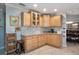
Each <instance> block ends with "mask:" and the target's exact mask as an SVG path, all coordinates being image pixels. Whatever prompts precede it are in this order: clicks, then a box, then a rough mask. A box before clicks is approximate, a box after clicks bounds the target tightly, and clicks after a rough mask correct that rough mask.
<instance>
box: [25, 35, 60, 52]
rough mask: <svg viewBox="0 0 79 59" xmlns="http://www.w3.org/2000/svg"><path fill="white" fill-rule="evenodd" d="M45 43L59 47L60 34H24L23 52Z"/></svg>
mask: <svg viewBox="0 0 79 59" xmlns="http://www.w3.org/2000/svg"><path fill="white" fill-rule="evenodd" d="M45 44H48V45H51V46H55V47H61V35H57V34H44V35H35V36H26V37H25V38H24V48H25V52H28V51H31V50H34V49H36V48H38V47H40V46H43V45H45Z"/></svg>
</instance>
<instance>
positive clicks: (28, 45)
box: [24, 36, 38, 52]
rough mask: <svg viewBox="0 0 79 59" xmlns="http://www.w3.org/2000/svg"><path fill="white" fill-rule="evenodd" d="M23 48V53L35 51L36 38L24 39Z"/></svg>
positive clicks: (36, 45)
mask: <svg viewBox="0 0 79 59" xmlns="http://www.w3.org/2000/svg"><path fill="white" fill-rule="evenodd" d="M24 47H25V52H28V51H31V50H34V49H36V48H37V47H38V39H37V36H32V37H26V38H24Z"/></svg>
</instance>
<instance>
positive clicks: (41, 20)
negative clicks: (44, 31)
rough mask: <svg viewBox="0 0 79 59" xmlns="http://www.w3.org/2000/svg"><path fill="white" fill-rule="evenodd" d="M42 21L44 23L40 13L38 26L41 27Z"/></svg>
mask: <svg viewBox="0 0 79 59" xmlns="http://www.w3.org/2000/svg"><path fill="white" fill-rule="evenodd" d="M43 23H44V21H43V16H42V15H41V16H40V19H39V26H40V27H43Z"/></svg>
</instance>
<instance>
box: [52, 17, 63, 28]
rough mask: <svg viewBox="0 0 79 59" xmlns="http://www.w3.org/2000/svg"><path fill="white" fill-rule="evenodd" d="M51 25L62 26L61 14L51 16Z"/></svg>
mask: <svg viewBox="0 0 79 59" xmlns="http://www.w3.org/2000/svg"><path fill="white" fill-rule="evenodd" d="M51 26H52V27H61V26H62V20H61V16H51Z"/></svg>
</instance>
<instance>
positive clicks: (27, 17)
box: [22, 12, 31, 26]
mask: <svg viewBox="0 0 79 59" xmlns="http://www.w3.org/2000/svg"><path fill="white" fill-rule="evenodd" d="M22 20H23V26H31V14H30V13H28V12H23V13H22Z"/></svg>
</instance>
